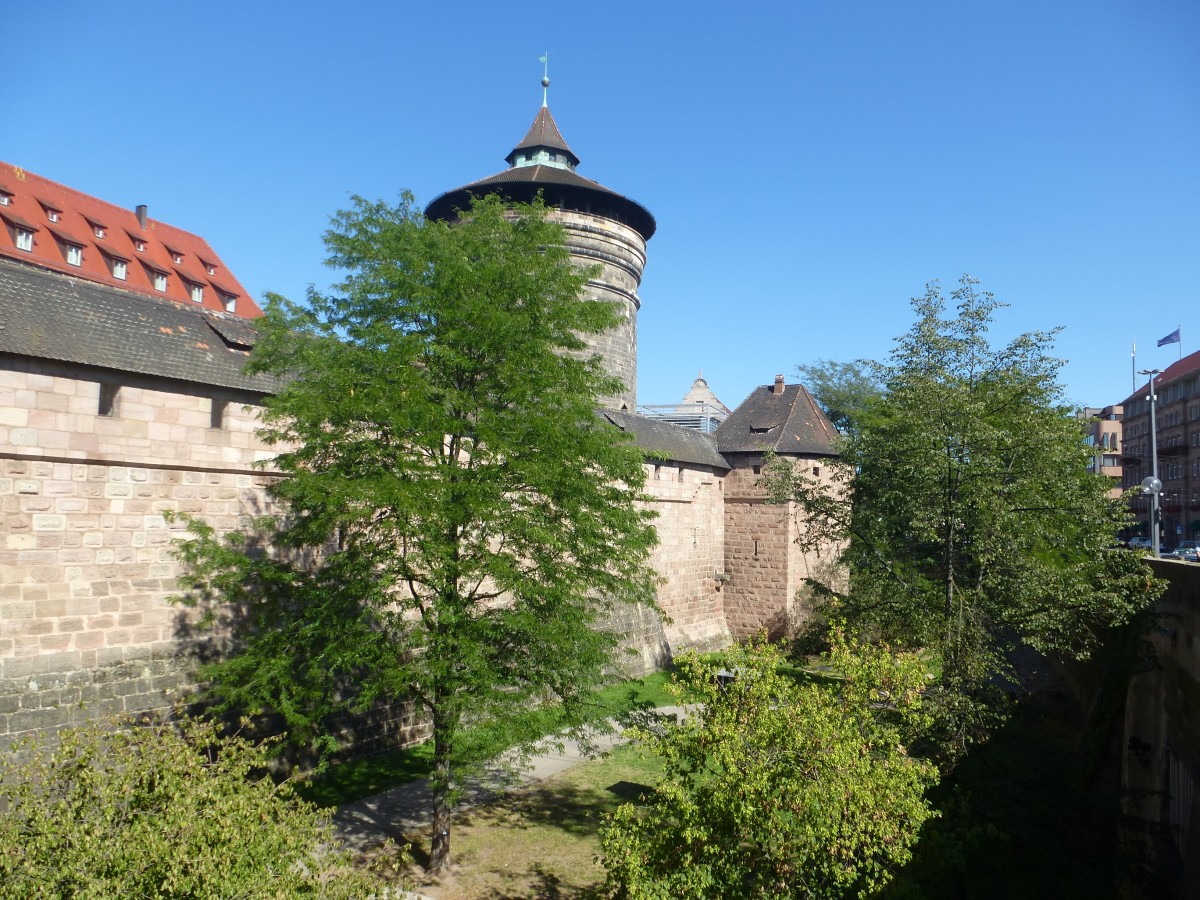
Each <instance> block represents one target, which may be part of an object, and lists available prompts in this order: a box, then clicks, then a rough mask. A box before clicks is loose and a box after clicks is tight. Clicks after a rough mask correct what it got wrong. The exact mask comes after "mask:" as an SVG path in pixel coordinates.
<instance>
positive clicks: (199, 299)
mask: <svg viewBox="0 0 1200 900" xmlns="http://www.w3.org/2000/svg"><path fill="white" fill-rule="evenodd" d="M192 302H193V303H203V302H204V288H203V286H201V285H199V284H193V285H192Z"/></svg>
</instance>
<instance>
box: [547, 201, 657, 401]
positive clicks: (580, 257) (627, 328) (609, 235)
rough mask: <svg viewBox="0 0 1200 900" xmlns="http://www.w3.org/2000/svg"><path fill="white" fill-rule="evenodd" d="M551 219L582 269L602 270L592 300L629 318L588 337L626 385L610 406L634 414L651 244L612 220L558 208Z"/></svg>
mask: <svg viewBox="0 0 1200 900" xmlns="http://www.w3.org/2000/svg"><path fill="white" fill-rule="evenodd" d="M551 218H553V219H554V221H556V222H558V223H560V224H561V225H563V226H564V227H565V228H566V232H567V247H568V248H569V249H570V251H571V255H572V256H573V257H575V259H576V260H577V261H578V262H579V263H580V264H582V265H585V266H599V267H600V271H599V274H598V275H596V276H595V277H593V278H592V279H591V280H590V281H589V282H588V285H587V289H586V290H587V295H588V297H589V298H590V299H593V300H608V301H613V302H615V303H616V304H617V307H618V309H620V311H621V313H622V315H623V317H624V320H623V322H622V324H621V325H619V326H618V327H617V328H614V329H612V330H611V331H608V332H606V333H604V334H599V335H588V336H587V337H586V338H585V339H586V340H587V342H588V345H589V346H590V347H591V348H592V350H593V351H594V352H596V353H599V354H600V355H601V356H602V357H604V360H605V363H606V366H607V369H608V372H609V373H610V374H612V375H616V376H617V377H618V378H620V379H621V380H622V381H623V382H625V385H626V389H625V391H624V392H623V393H622V394H621V395H620V396H618V397H614V398H610V399H609V400H608V401H607V405H609V406H611V407H613V408H614V409H621V408H624V409H626V410H628V411H629V412H634V411H635V410H636V409H637V314H638V309H639V308H640V307H641V300H640V299H639V298H638V294H637V291H638V287H639V286H640V285H641V283H642V272H643V271H644V270H645V268H646V242H645V240H643V239H642V236H641V235H640V234H639V233H638V232H637V231H636V230H634V229H633V228H630V227H628V226H627V225H622V224H621V223H619V222H616V221H614V220H612V219H607V218H604V217H602V216H593V215H589V214H587V213H581V212H570V211H566V210H553V211H552V212H551Z"/></svg>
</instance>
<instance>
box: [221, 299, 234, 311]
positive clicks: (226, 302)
mask: <svg viewBox="0 0 1200 900" xmlns="http://www.w3.org/2000/svg"><path fill="white" fill-rule="evenodd" d="M221 305H222V306H224V307H225V312H227V313H231V312H237V297H236V296H235V295H233V294H222V295H221Z"/></svg>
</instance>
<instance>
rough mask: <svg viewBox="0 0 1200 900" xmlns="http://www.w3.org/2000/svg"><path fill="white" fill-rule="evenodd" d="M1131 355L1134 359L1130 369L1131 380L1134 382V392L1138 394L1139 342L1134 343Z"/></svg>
mask: <svg viewBox="0 0 1200 900" xmlns="http://www.w3.org/2000/svg"><path fill="white" fill-rule="evenodd" d="M1130 355H1131V356H1132V357H1133V364H1132V365H1131V366H1130V367H1129V380H1130V381H1131V382H1133V388H1132V390H1133V392H1134V393H1137V341H1134V342H1133V351H1132V353H1131V354H1130Z"/></svg>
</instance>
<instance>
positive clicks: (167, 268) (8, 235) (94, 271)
mask: <svg viewBox="0 0 1200 900" xmlns="http://www.w3.org/2000/svg"><path fill="white" fill-rule="evenodd" d="M0 185H2V186H3V189H4V191H6V192H10V193H11V194H12V196H11V198H10V200H9V204H8V205H7V206H0V217H2V218H3V219H4V220H5V221H6V222H7V223H8V225H9V227H7V228H4V229H3V230H0V256H3V257H7V258H9V259H14V260H17V261H19V262H23V263H30V264H33V265H36V266H41V267H43V268H46V269H52V270H54V271H56V272H64V273H66V274H68V275H73V276H75V277H76V278H83V279H86V280H88V281H94V282H97V283H99V284H105V285H109V286H111V287H118V288H122V289H124V290H128V291H134V292H136V293H139V294H145V295H147V296H150V297H155V298H157V299H160V300H161V299H163V298H166V299H168V300H173V301H175V302H176V303H182V304H187V305H188V306H192V307H196V306H202V307H204V308H205V309H210V310H213V311H216V312H221V311H224V310H225V308H226V307H225V303H224V297H223V296H222V295H230V294H232V295H234V296H236V298H237V307H236V312H237V314H238V315H240V316H245V317H247V318H257V317H258V316H261V315H262V310H261V309H260V308H259V307H258V304H257V303H255V302H254V299H253V298H252V297H251V296H250V295H249V294H248V293H247V292H246V289H245V288H244V287H242V285H241V284H240V283H239V282H238V280H237V279H236V278H235V277H234V276H233V273H231V272H230V271H229V270H228V269H226V268H225V265H224V263H222V262H221V258H220V257H219V256H217V254H216V253H214V252H213V250H212V248H211V247H210V246H209V245H208V243H207V242H206V241H205V240H204V239H203V238H201V237H199V236H198V235H195V234H192V233H191V232H188V231H183V230H182V229H180V228H175V227H174V226H172V225H167V224H166V223H165V222H159V221H157V220H155V219H149V218H148V219H146V227H145V228H144V229H143V228H142V227H141V225H140V224H139V223H138V217H137V214H136V213H135V212H134V211H133V210H129V209H122V208H121V207H119V206H116V205H114V204H112V203H107V202H105V201H104V200H100V199H98V198H96V197H92V196H89V195H88V194H84V193H81V192H80V191H76V190H74V189H72V188H69V187H66V186H65V185H61V184H58V183H57V182H54V181H50V180H49V179H47V178H42V177H41V176H40V175H34V174H33V173H32V172H27V171H25V170H24V169H22V168H21V167H20V166H14V165H10V164H9V163H0ZM47 209H54V210H57V211H58V212H59V213H60V214H61V215H60V216H59V221H58V222H56V223H53V225H52V224H50V223H49V222H48V221H47V217H46V210H47ZM39 223H42V224H45V225H46V228H47V229H49V230H50V231H52V232H53V233H54V234H55V235H58V236H59V237H60V238H61V239H62V240H64V241H67V242H68V243H74V244H77V245H80V246H82V247H83V248H84V250H83V263H82V265H78V266H73V265H70V264H69V263H67V261H66V257H65V255H64V252H63V251H62V249H61V248H60V245H59V241H57V240H55V239H54V237H52V236H51V235H50V234H48V233H47V232H46V231H45V230H42V228H41V224H39ZM17 227H21V228H25V229H26V230H30V231H33V232H34V239H33V250H32V251H26V250H18V249H17V243H16V234H15V228H17ZM97 228H100V229H101V230H102V231H103V232H104V237H99V236H98V235H97V234H96V229H97ZM135 241H143V242H144V243H145V247H146V249H145V250H144V251H139V250H137V248H136V246H135V244H134V242H135ZM173 253H174V254H177V255H179V256H181V257H182V260H183V261H182V262H180V263H175V262H174V260H173ZM113 258H115V259H122V260H127V261H130V262H132V261H133V260H135V259H136V260H139V261H141V262H142V263H144V264H145V267H143V266H127V267H126V277H125V279H124V280H122V279H120V278H114V277H113V274H112V269H111V268H110V266H109V259H113ZM210 265H211V266H214V267H215V268H216V273H217V274H216V276H211V275H209V274H208V266H210ZM151 270H152V271H157V272H164V273H167V274H168V275H170V277H169V278H168V279H167V290H166V292H165V293H164V292H163V291H158V290H155V289H154V281H153V279H152V277H151V275H150V274H149V273H150V271H151ZM215 278H219V281H218V280H214V279H215ZM188 282H191V283H193V284H198V285H201V286H205V287H207V286H210V285H211V287H212V289H211V290H206V291H204V300H203V302H202V303H195V302H193V300H192V294H191V290H190V287H189V284H188Z"/></svg>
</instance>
